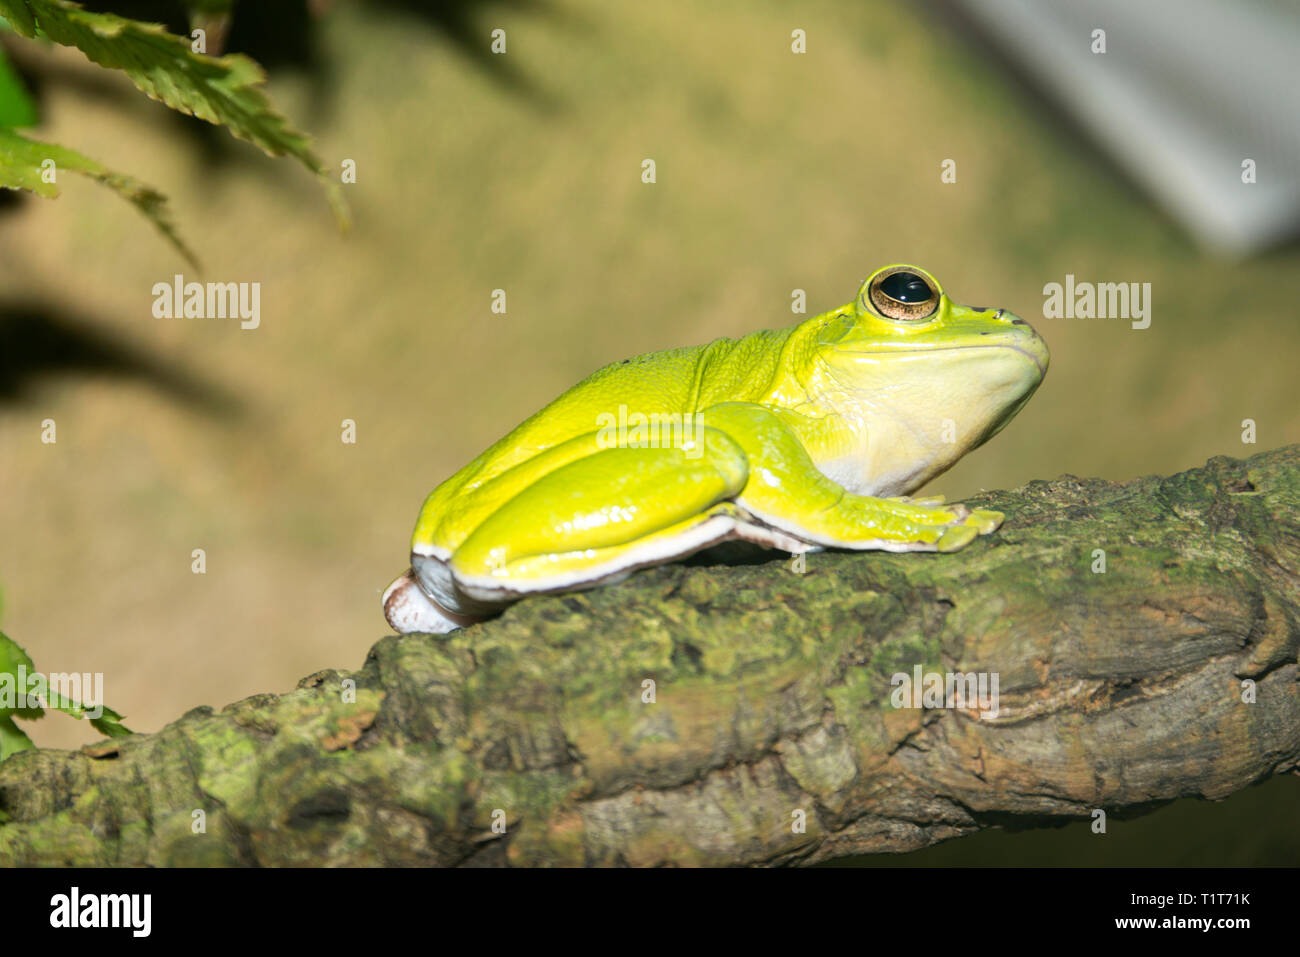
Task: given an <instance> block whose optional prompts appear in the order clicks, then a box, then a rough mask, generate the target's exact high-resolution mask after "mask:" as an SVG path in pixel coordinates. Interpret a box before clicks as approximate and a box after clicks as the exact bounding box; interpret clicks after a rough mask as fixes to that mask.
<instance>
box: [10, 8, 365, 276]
mask: <svg viewBox="0 0 1300 957" xmlns="http://www.w3.org/2000/svg"><path fill="white" fill-rule="evenodd" d="M229 6H230V5H229V4H222V3H217V2H195V3H191V4H190V8H191V10H192V12H193V13H194V14H195V15H196V16H198V17H201V18H208V19H211V18H213V17H215V18H217V20H221V19H222V18H224V17H226V16H228V14H229ZM0 16H3V17H4V19H5V21H6V23H7V25H8V27H9V28H10V29H12V30H13V31H14V32H16V33H18V34H19V35H21V36H23V37H26V38H28V39H37V38H39V39H42V40H49V41H52V42H54V43H58V44H61V45H63V46H68V47H75V48H76V49H78V50H80V51H81V52H82V53H84V54H85V55H86V57H87V58H88V59H89V60H91V61H92V62H94V63H97V64H99V65H100V66H102V67H106V68H108V69H114V70H121V71H122V72H123V73H125V74H126V76H128V77H130V79H131V81H132V82H133V83H134V84H135V85H136V86H137V87H138V88H139V89H140V90H141V91H142V92H144V93H145V94H147V95H148V96H149V97H150V98H152V99H155V100H158V101H160V102H162V103H164V104H166V105H167V106H169V107H171V108H172V109H173V110H177V111H179V112H181V113H186V114H189V115H192V116H196V117H198V118H199V119H202V120H207V121H208V122H209V123H212V124H214V125H218V126H224V127H226V128H227V129H228V130H229V131H230V132H231V133H232V134H234V135H235V136H236V137H239V138H240V139H245V140H248V141H249V142H251V143H253V144H255V145H257V146H259V147H261V149H262V150H263V151H264V152H266V153H267V154H268V155H270V156H284V155H288V156H293V157H295V158H296V159H298V160H299V161H300V162H302V163H303V165H305V166H306V167H307V168H308V169H310V170H311V171H312V172H313V173H315V174H316V175H317V176H318V177H320V178H321V181H322V184H323V185H324V186H325V189H326V192H327V195H328V196H329V197H330V201H331V204H332V205H333V206H334V209H335V213H336V215H337V216H338V218H339V222H340V224H341V225H345V224H346V221H347V212H346V207H345V206H344V205H343V202H342V195H341V193H339V191H338V188H337V186H336V185H334V184H332V183H329V182H328V181H326V179H325V174H326V169H325V166H324V165H323V164H322V162H321V160H320V159H319V158H318V157H317V156H316V154H315V153H313V152H312V150H311V148H310V141H309V140H308V138H307V136H306V135H305V134H304V133H301V132H299V131H298V130H297V129H295V128H294V127H293V126H292V125H291V124H290V123H289V121H288V120H287V119H285V117H284V116H282V115H281V114H280V113H279V112H277V111H276V110H275V108H274V107H273V106H272V104H271V101H270V100H269V99H268V98H267V96H266V94H265V93H263V92H262V90H261V86H262V84H263V83H264V82H265V79H266V76H265V73H264V72H263V71H262V68H261V67H260V66H258V64H257V63H256V62H254V61H253V60H251V59H249V58H248V57H246V56H242V55H238V54H232V55H227V56H221V57H214V56H209V55H207V54H206V53H200V52H196V50H195V49H194V47H195V46H196V45H197V43H195V42H191V41H190V40H188V39H186V38H184V37H180V36H176V35H174V34H172V33H169V32H168V31H167V30H166V28H165V27H163V26H161V25H159V24H156V23H144V22H141V21H138V20H132V19H128V18H126V17H121V16H118V15H116V14H113V13H101V12H95V11H90V10H86V9H84V8H83V7H81V6H80V5H79V4H76V3H71V2H69V0H0ZM8 74H9V77H8V82H7V83H6V82H5V80H6V73H5V71H4V70H3V69H0V110H3V114H2V115H3V116H4V117H7V118H8V122H7V123H5V124H3V125H5V126H10V127H12V126H27V125H30V124H31V123H32V122H34V120H35V117H36V109H35V105H34V104H33V103H32V102H31V100H30V98H28V97H27V96H26V93H25V91H24V90H23V88H22V85H21V83H20V82H19V81H18V78H17V77H16V76H15V75H13V73H12V70H9V71H8ZM48 160H53V161H54V162H55V164H56V168H57V166H68V167H69V168H71V169H74V170H77V171H78V172H83V173H86V174H88V175H90V176H92V177H94V178H95V179H97V180H99V181H100V182H102V183H105V184H107V185H109V186H111V187H112V188H114V189H116V190H117V191H118V192H119V193H120V194H122V195H123V196H125V197H126V198H127V199H129V200H130V201H131V202H132V203H133V204H134V205H135V206H136V208H137V209H139V210H141V212H143V213H144V214H145V215H146V216H148V217H149V218H150V219H151V220H152V221H153V222H154V224H155V225H156V226H157V227H158V228H159V230H160V231H161V232H162V233H163V235H164V236H165V237H167V239H168V240H170V241H171V242H172V243H173V244H175V246H176V247H177V249H178V250H179V251H180V252H181V253H182V255H184V256H185V257H186V258H187V259H189V260H190V261H191V262H193V261H194V257H193V254H192V253H190V251H189V250H188V249H187V248H186V247H185V246H184V244H183V243H182V242H181V241H180V239H179V238H178V236H177V234H176V231H175V230H174V228H173V227H172V226H171V223H170V221H169V219H168V217H167V214H166V210H165V204H166V199H165V197H163V195H162V194H161V193H159V192H158V191H157V190H155V189H152V188H151V187H146V186H143V185H142V184H140V183H137V182H136V181H135V180H133V179H131V178H130V177H127V176H124V175H121V174H115V173H110V172H108V171H107V170H105V169H104V168H103V167H101V166H100V165H99V164H98V163H96V162H94V161H93V160H91V159H89V158H87V157H85V156H83V155H81V154H80V153H76V152H75V151H72V150H69V149H66V148H62V147H55V146H53V145H47V144H42V143H38V142H35V141H32V140H27V139H24V138H22V137H19V136H17V135H16V134H14V133H12V132H9V133H8V135H7V136H5V137H4V138H3V139H0V186H3V187H6V188H9V189H26V190H31V191H33V192H36V193H37V194H38V195H41V196H46V197H53V196H57V195H58V190H57V189H56V188H53V186H54V182H55V179H54V176H53V175H51V172H50V170H49V169H48V167H47V166H46V165H45V164H46V161H48ZM43 187H45V188H43Z"/></svg>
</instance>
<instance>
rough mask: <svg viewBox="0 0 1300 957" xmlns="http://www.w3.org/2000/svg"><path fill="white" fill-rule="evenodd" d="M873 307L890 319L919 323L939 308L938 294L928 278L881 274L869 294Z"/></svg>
mask: <svg viewBox="0 0 1300 957" xmlns="http://www.w3.org/2000/svg"><path fill="white" fill-rule="evenodd" d="M867 295H868V297H869V298H870V299H871V305H872V306H874V307H875V309H876V311H877V312H879V313H880V314H881V315H882V316H884V317H885V318H887V319H901V320H903V321H907V322H917V321H919V320H921V319H928V318H929V317H930V316H931V315H932V314H933V313H934V311H935V309H937V308H939V290H938V289H936V288H935V287H934V284H933V283H931V282H930V280H929V279H927V278H926V277H925V276H922V275H920V274H919V273H914V272H912V271H911V270H910V269H907V268H902V269H896V270H894V271H892V272H887V273H882V274H881V275H879V276H877V277H876V278H875V279H874V280H872V282H871V287H870V288H869V289H868V290H867Z"/></svg>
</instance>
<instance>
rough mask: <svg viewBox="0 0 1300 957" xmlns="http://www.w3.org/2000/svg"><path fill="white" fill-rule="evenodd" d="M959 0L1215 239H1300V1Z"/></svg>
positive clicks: (1142, 177)
mask: <svg viewBox="0 0 1300 957" xmlns="http://www.w3.org/2000/svg"><path fill="white" fill-rule="evenodd" d="M951 2H952V3H953V4H954V5H955V6H957V7H958V8H960V9H961V10H962V11H963V12H965V13H966V14H967V15H968V16H969V17H970V19H971V20H972V21H973V22H974V23H976V24H978V25H979V26H980V27H981V28H982V29H983V30H985V31H986V32H987V33H988V34H989V35H990V36H991V37H992V38H994V40H995V41H996V42H998V43H999V44H1000V45H1002V47H1003V48H1004V49H1005V51H1006V52H1007V53H1008V54H1010V55H1012V56H1014V57H1015V58H1016V59H1017V60H1018V61H1019V63H1020V65H1021V66H1022V67H1023V68H1024V69H1025V70H1026V71H1027V72H1028V73H1029V74H1030V75H1031V76H1032V77H1034V78H1035V79H1037V80H1038V81H1039V82H1041V84H1042V86H1043V92H1045V93H1046V94H1047V95H1048V96H1049V97H1051V98H1053V99H1055V100H1057V101H1059V102H1060V103H1062V104H1063V105H1064V106H1065V108H1066V109H1067V110H1068V111H1069V112H1070V113H1071V114H1072V115H1073V116H1074V118H1075V119H1076V120H1077V121H1078V122H1079V123H1080V124H1081V125H1082V126H1083V127H1085V128H1086V129H1088V130H1089V131H1090V132H1092V133H1093V135H1095V136H1096V137H1097V139H1098V140H1099V141H1100V142H1101V144H1102V145H1103V147H1104V148H1105V149H1106V150H1108V151H1109V152H1110V153H1111V154H1112V155H1113V156H1114V157H1115V158H1116V159H1117V160H1118V162H1119V163H1120V164H1121V165H1122V166H1123V167H1124V168H1125V169H1127V170H1128V171H1129V173H1130V174H1131V175H1132V176H1133V177H1134V179H1136V180H1137V181H1138V183H1139V184H1141V185H1142V186H1143V187H1144V188H1145V189H1147V190H1148V191H1149V192H1150V193H1151V194H1152V195H1153V196H1154V197H1155V198H1156V200H1157V201H1158V202H1159V203H1160V204H1161V205H1162V206H1164V207H1165V208H1166V209H1167V210H1168V211H1169V212H1170V213H1171V214H1173V215H1174V216H1175V217H1176V218H1177V219H1178V220H1179V221H1181V222H1182V223H1183V224H1184V225H1185V226H1186V227H1187V228H1188V229H1189V230H1191V232H1192V233H1194V234H1195V236H1196V237H1197V239H1199V240H1200V241H1201V242H1202V243H1204V244H1205V245H1207V246H1209V247H1211V248H1212V249H1214V250H1215V251H1218V252H1221V253H1225V254H1228V255H1234V256H1242V255H1246V254H1248V253H1252V252H1257V251H1259V250H1261V249H1263V248H1265V247H1267V246H1270V245H1275V244H1277V243H1279V242H1282V241H1284V240H1287V239H1290V238H1292V237H1295V236H1296V235H1297V234H1300V4H1297V3H1293V2H1287V3H1283V2H1270V0H951ZM1096 29H1102V30H1104V31H1105V32H1106V52H1105V53H1104V54H1103V53H1093V52H1092V45H1093V37H1092V34H1093V31H1094V30H1096ZM1246 159H1251V160H1254V161H1255V164H1256V173H1255V175H1256V182H1255V183H1253V184H1245V183H1243V182H1242V162H1243V161H1244V160H1246Z"/></svg>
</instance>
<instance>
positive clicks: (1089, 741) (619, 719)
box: [0, 446, 1300, 865]
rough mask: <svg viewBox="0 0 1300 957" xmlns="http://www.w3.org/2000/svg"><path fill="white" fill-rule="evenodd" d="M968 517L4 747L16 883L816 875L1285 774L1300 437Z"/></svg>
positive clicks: (704, 575)
mask: <svg viewBox="0 0 1300 957" xmlns="http://www.w3.org/2000/svg"><path fill="white" fill-rule="evenodd" d="M978 503H979V504H980V505H981V506H984V507H991V508H996V509H999V510H1001V511H1004V512H1006V514H1007V521H1006V524H1005V525H1004V526H1003V527H1002V529H1001V530H1000V531H998V532H996V533H995V534H993V535H992V536H990V537H987V538H981V539H979V540H978V541H976V542H975V543H973V544H972V545H970V546H969V547H968V548H966V549H965V550H963V551H960V552H957V553H954V554H949V555H922V554H910V555H909V554H904V555H890V554H883V553H868V554H862V553H859V554H850V553H836V554H815V555H810V556H808V557H807V568H806V572H805V573H804V574H802V575H801V574H797V573H796V572H795V571H793V570H792V567H791V561H790V560H789V559H785V560H781V559H779V558H777V557H775V556H773V557H772V558H771V559H770V560H769V561H766V562H764V563H762V564H750V565H738V566H722V565H714V566H708V565H702V564H696V565H688V566H682V565H675V566H668V567H663V568H657V569H653V570H650V571H647V572H644V573H641V574H639V575H637V576H634V577H633V578H632V579H631V580H629V581H628V582H626V583H624V584H623V585H620V586H617V587H612V588H603V589H599V590H596V591H592V592H586V593H582V594H577V595H568V596H562V597H553V598H544V599H534V600H530V601H526V602H524V603H522V604H519V605H516V606H514V607H513V608H511V609H510V610H509V611H507V613H506V614H505V615H503V616H502V617H501V618H499V619H496V620H494V621H491V622H488V623H486V624H484V625H480V626H476V627H474V628H471V629H468V630H466V631H462V632H457V633H454V634H452V635H450V636H443V637H441V638H433V637H424V636H406V637H398V636H390V637H387V638H384V639H383V640H381V641H380V642H379V643H378V644H377V645H375V647H374V648H373V649H372V650H371V652H370V655H369V657H368V658H367V659H366V662H365V664H364V666H363V667H362V668H361V670H360V671H357V672H351V673H348V672H336V671H324V672H321V673H319V674H317V675H313V676H312V677H310V678H308V679H304V681H303V682H302V683H300V686H299V688H298V690H296V691H293V692H291V693H289V694H286V695H282V696H275V695H258V696H255V697H253V698H249V699H246V700H244V701H240V702H237V703H235V704H232V705H230V706H228V707H227V708H225V709H223V710H222V711H220V712H216V713H214V712H213V711H212V710H211V709H210V708H198V709H195V710H194V711H191V712H190V713H188V714H186V715H185V716H184V717H182V718H181V719H180V720H178V721H176V722H175V723H173V724H171V725H169V726H168V727H166V728H164V729H163V730H162V731H160V732H158V733H157V734H140V735H135V736H132V737H130V738H126V739H119V740H115V741H110V742H104V743H102V744H99V745H94V746H91V747H89V748H86V749H83V750H82V751H81V752H58V751H35V752H26V753H22V754H19V755H17V756H15V757H14V758H11V759H9V760H7V761H5V762H4V763H3V764H0V819H3V820H4V823H3V824H0V864H4V865H33V864H63V863H67V864H99V865H122V864H153V865H201V864H273V865H275V864H278V865H292V864H443V865H452V864H483V863H489V864H496V863H511V864H520V865H536V864H591V865H605V864H620V863H626V864H634V865H649V864H774V863H790V862H801V863H807V862H814V861H820V860H825V859H828V858H833V857H839V856H843V855H848V854H862V853H871V852H877V851H905V850H911V849H914V848H919V847H923V846H925V845H928V844H932V843H934V842H937V841H941V840H944V839H947V838H951V837H956V836H959V835H964V834H969V833H973V832H975V831H977V830H979V829H981V828H984V827H988V826H992V825H996V824H1003V823H1008V822H1013V821H1014V822H1016V823H1019V824H1034V823H1040V822H1043V821H1045V820H1046V819H1061V818H1088V817H1090V816H1091V815H1092V813H1093V811H1094V809H1104V810H1105V811H1107V812H1108V813H1110V812H1114V811H1117V810H1122V809H1126V808H1130V809H1131V808H1140V807H1142V806H1146V805H1149V804H1150V803H1151V802H1159V801H1167V800H1171V799H1174V798H1179V797H1186V796H1201V797H1205V798H1222V797H1224V796H1226V795H1228V794H1230V793H1232V792H1233V791H1236V790H1239V789H1241V788H1244V787H1246V786H1247V785H1249V784H1252V783H1254V782H1256V781H1259V780H1261V779H1263V778H1265V777H1267V776H1269V775H1271V774H1276V773H1279V772H1283V771H1286V770H1291V769H1294V768H1296V767H1297V763H1298V762H1300V683H1297V649H1298V648H1300V446H1291V447H1288V448H1284V449H1279V450H1277V451H1273V452H1268V453H1264V454H1261V455H1257V456H1255V457H1253V458H1251V459H1249V460H1246V461H1237V460H1231V459H1226V458H1215V459H1212V460H1211V461H1210V462H1209V463H1207V464H1206V466H1205V467H1203V468H1199V469H1193V470H1191V471H1188V472H1184V473H1181V474H1178V475H1173V476H1169V477H1165V478H1161V477H1150V478H1144V479H1138V480H1135V481H1131V482H1125V483H1119V484H1114V483H1110V482H1103V481H1100V480H1096V479H1076V478H1073V477H1069V476H1066V477H1064V478H1061V479H1059V480H1057V481H1054V482H1032V483H1030V484H1029V485H1027V486H1025V487H1024V488H1020V489H1015V490H1012V491H1004V492H996V493H989V494H986V495H981V496H980V497H979V499H978ZM1096 550H1101V552H1104V563H1105V564H1104V568H1105V570H1104V571H1100V570H1095V569H1100V568H1101V564H1100V561H1101V559H1100V554H1099V553H1098V552H1097V551H1096ZM918 666H919V667H920V668H921V670H922V672H923V673H929V672H938V673H948V672H953V673H958V672H960V673H967V672H973V673H984V674H985V675H986V676H988V677H989V678H991V677H992V676H993V675H996V676H997V678H998V691H999V698H998V700H997V715H996V717H989V718H981V717H980V716H979V715H978V713H977V711H978V709H977V708H976V707H975V706H974V704H973V703H971V702H966V704H967V707H965V708H949V707H940V708H928V709H916V708H895V707H894V706H893V704H892V703H891V692H893V691H894V688H893V687H892V686H891V678H892V677H893V676H894V675H895V674H898V673H901V674H906V675H909V676H911V675H913V674H914V669H915V668H917V667H918ZM348 680H352V681H355V685H356V691H355V699H354V700H350V699H349V698H348V696H347V694H346V692H347V681H348ZM647 680H652V681H653V682H654V686H653V687H654V693H655V701H654V702H653V703H646V702H644V701H643V695H644V694H645V690H644V689H645V687H646V686H645V685H644V684H643V683H644V682H646V681H647ZM985 704H987V702H985ZM198 811H202V812H204V814H203V820H204V824H205V829H204V831H203V832H202V833H195V828H196V825H195V820H196V817H197V815H196V813H195V812H198ZM799 812H803V815H804V816H805V818H806V829H805V830H803V831H802V832H800V831H799V829H798V828H797V827H795V826H794V825H795V823H796V822H797V821H798V819H799ZM494 820H496V821H498V822H500V823H504V827H505V830H504V833H500V832H499V831H494V830H493V827H492V825H493V823H494Z"/></svg>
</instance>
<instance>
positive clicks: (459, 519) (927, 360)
mask: <svg viewBox="0 0 1300 957" xmlns="http://www.w3.org/2000/svg"><path fill="white" fill-rule="evenodd" d="M1047 363H1048V353H1047V346H1046V345H1045V344H1044V342H1043V340H1042V339H1041V338H1040V337H1039V336H1038V334H1037V333H1036V332H1034V330H1033V329H1032V328H1030V326H1029V324H1028V323H1027V322H1025V321H1024V320H1023V319H1020V318H1018V317H1016V316H1014V315H1012V314H1011V313H1010V312H1007V311H1006V310H1005V309H985V308H978V307H971V306H962V305H958V304H957V303H955V302H953V301H952V300H950V299H949V298H948V297H947V296H946V295H945V294H944V291H943V289H942V287H940V285H939V283H938V282H937V281H936V280H935V279H934V277H933V276H931V275H930V274H929V273H927V272H926V271H925V270H923V269H920V268H918V267H916V266H909V265H892V266H885V267H884V268H882V269H879V270H877V271H876V272H875V273H873V274H872V275H871V276H870V277H869V278H868V279H867V280H866V281H865V282H864V283H863V284H862V287H861V289H860V290H859V292H858V295H857V298H856V299H854V300H853V302H851V303H849V304H848V305H845V306H841V307H839V308H838V309H832V310H831V311H829V312H825V313H822V314H821V315H819V316H815V317H813V318H811V319H808V320H806V321H804V322H801V323H799V324H798V325H796V326H793V327H792V328H788V329H783V330H778V331H761V332H754V333H751V334H750V335H747V336H745V337H743V338H741V339H738V340H731V339H719V340H717V341H715V342H712V343H709V344H708V345H703V346H692V347H687V348H682V349H672V350H669V351H667V352H656V353H651V354H649V355H643V356H638V357H636V358H633V359H625V360H623V361H622V362H617V363H614V364H613V365H608V366H606V367H604V368H603V369H600V370H599V371H597V372H596V373H594V374H593V375H591V376H590V377H589V378H587V379H585V380H583V381H582V382H580V383H578V384H577V385H576V386H574V387H573V388H572V389H570V390H569V391H568V392H565V393H564V394H563V395H561V396H560V397H559V398H558V399H556V400H555V401H554V402H552V403H551V404H550V405H548V406H546V407H545V408H544V409H542V410H541V411H540V412H538V413H536V414H535V415H533V416H532V417H531V418H529V419H528V420H526V421H525V422H524V423H523V424H521V425H520V426H519V427H517V428H516V429H515V430H514V431H512V432H511V433H510V434H509V435H507V436H505V437H504V438H503V439H501V440H500V441H499V442H497V443H496V444H495V445H493V446H492V447H491V448H489V449H488V450H487V451H486V452H484V453H483V454H482V455H480V456H479V457H478V458H476V459H474V461H472V462H470V463H469V464H468V465H466V466H465V467H464V468H462V469H461V470H460V471H459V472H457V473H456V474H455V475H453V476H452V477H451V478H449V479H447V481H445V482H443V483H442V484H441V485H439V486H438V487H437V488H435V489H434V490H433V492H432V493H431V494H430V495H429V497H428V498H427V499H426V500H425V502H424V507H423V508H422V510H421V511H420V516H419V519H418V520H417V522H416V526H415V533H414V535H413V537H412V540H411V567H410V569H409V570H408V571H406V572H405V573H404V574H403V575H401V576H400V577H399V578H398V579H397V580H396V581H394V582H393V583H392V584H391V585H390V586H389V587H388V589H387V590H386V591H385V592H384V596H383V608H384V614H385V617H387V619H388V622H389V624H391V625H392V626H393V628H395V629H396V630H397V631H399V632H403V633H406V632H430V633H443V632H447V631H451V630H452V629H455V628H458V627H461V626H463V625H466V624H468V623H471V622H473V621H477V620H480V619H482V618H485V617H488V616H491V615H492V614H494V613H495V612H497V611H499V610H501V608H502V607H504V606H505V605H508V604H509V603H511V602H513V601H516V600H518V599H520V598H523V597H525V596H527V595H533V594H538V593H545V592H563V591H573V590H578V589H585V588H592V587H594V586H597V585H601V584H608V583H613V582H618V581H621V580H623V579H624V578H626V577H627V576H628V575H630V574H631V573H632V572H634V571H635V570H637V569H640V568H644V567H647V566H650V565H656V564H660V563H663V562H669V561H673V560H675V559H680V558H683V557H685V556H688V555H691V554H692V553H694V552H698V551H700V550H702V549H705V548H709V547H710V546H714V545H717V544H719V543H721V542H724V541H728V540H735V539H740V540H743V541H748V542H754V543H757V544H758V545H762V546H766V547H769V548H779V549H783V550H785V551H788V552H792V553H797V552H806V551H817V550H820V549H825V548H840V549H864V550H865V549H882V550H885V551H893V552H904V551H939V552H949V551H954V550H956V549H959V548H962V547H964V546H965V545H967V544H969V543H970V542H971V540H973V539H974V538H975V537H976V536H977V535H987V534H989V533H990V532H992V531H994V530H995V529H997V527H998V526H999V525H1000V524H1001V523H1002V518H1003V516H1002V515H1001V514H1000V513H998V512H993V511H988V510H984V509H975V510H971V509H969V508H967V507H966V506H963V505H944V504H943V500H942V499H940V498H930V499H911V498H908V497H907V493H909V492H911V491H913V490H915V489H917V488H919V487H921V486H922V485H924V484H925V483H926V482H928V481H929V480H930V479H932V478H934V477H935V476H936V475H938V474H939V473H941V472H943V471H944V470H945V469H947V468H949V467H950V466H951V465H952V464H953V463H954V462H956V461H957V460H958V459H959V458H961V457H962V456H963V455H965V454H966V453H967V452H969V451H971V450H972V449H974V448H976V447H978V446H980V445H983V444H984V443H985V442H987V441H988V440H989V439H990V438H991V437H992V436H994V435H995V434H997V433H998V432H999V431H1000V430H1001V429H1002V428H1003V427H1004V426H1005V425H1006V424H1007V423H1008V422H1009V421H1010V420H1011V419H1012V418H1013V417H1014V416H1015V414H1016V413H1017V412H1019V411H1020V409H1021V408H1022V407H1023V406H1024V405H1025V403H1026V402H1027V401H1029V397H1030V396H1031V395H1033V393H1034V391H1035V390H1036V389H1037V388H1038V385H1039V383H1040V382H1041V381H1042V379H1043V375H1044V373H1045V372H1046V371H1047Z"/></svg>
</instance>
